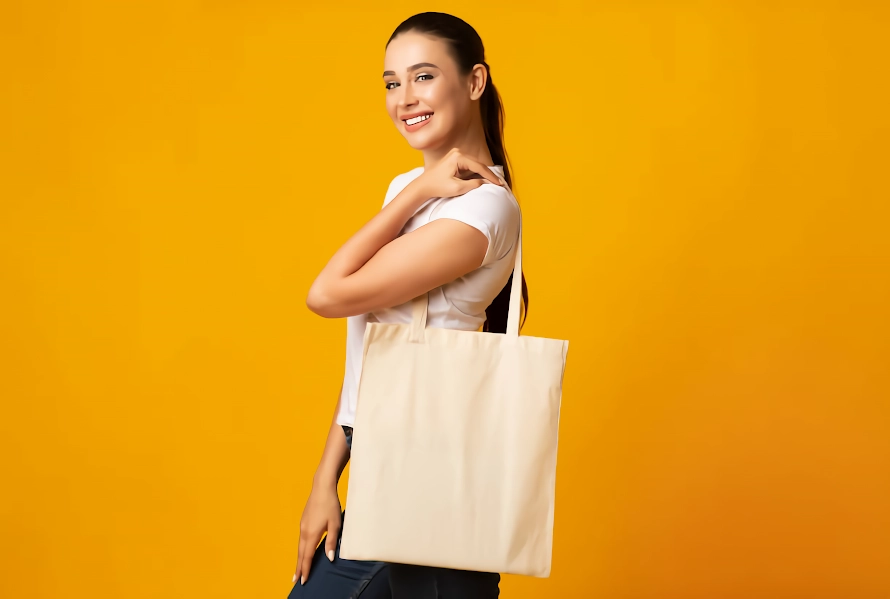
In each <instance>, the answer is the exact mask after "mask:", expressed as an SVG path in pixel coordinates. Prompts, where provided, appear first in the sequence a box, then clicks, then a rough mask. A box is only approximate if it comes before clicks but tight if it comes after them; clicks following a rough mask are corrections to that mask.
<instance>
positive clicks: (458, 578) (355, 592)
mask: <svg viewBox="0 0 890 599" xmlns="http://www.w3.org/2000/svg"><path fill="white" fill-rule="evenodd" d="M343 432H344V433H345V434H346V445H347V446H348V447H349V448H350V450H351V449H352V429H351V428H349V427H346V426H344V427H343ZM345 516H346V512H345V511H343V512H341V514H340V526H341V530H342V525H343V520H344V518H345ZM324 546H325V544H324V543H321V544H319V546H318V548H317V549H316V550H315V553H314V554H313V556H312V568H311V569H310V570H309V578H307V579H306V584H305V585H302V584H300V581H299V580H297V583H296V584H295V585H294V588H293V589H292V590H291V592H290V594H289V595H288V596H287V597H288V599H356V598H358V597H361V599H452V598H455V599H456V598H461V599H491V598H493V597H497V596H498V595H499V594H500V589H499V586H498V585H499V584H500V581H501V575H500V574H498V573H497V572H472V571H469V570H452V569H449V568H433V567H430V566H416V565H410V564H393V563H387V562H368V561H359V560H348V559H343V558H341V557H340V539H337V549H336V551H335V554H334V561H333V562H331V561H329V560H328V558H327V556H326V555H325V554H324Z"/></svg>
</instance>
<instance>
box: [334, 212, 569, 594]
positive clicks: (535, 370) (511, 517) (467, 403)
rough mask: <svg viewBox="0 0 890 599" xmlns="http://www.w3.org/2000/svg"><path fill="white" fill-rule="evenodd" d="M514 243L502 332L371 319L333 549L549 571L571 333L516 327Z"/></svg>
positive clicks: (450, 564) (422, 303)
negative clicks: (539, 333) (529, 332)
mask: <svg viewBox="0 0 890 599" xmlns="http://www.w3.org/2000/svg"><path fill="white" fill-rule="evenodd" d="M518 243H519V245H518V248H517V251H516V261H515V265H514V271H513V272H514V274H513V283H512V287H511V291H510V308H509V315H508V319H507V332H506V334H497V333H487V332H478V331H462V330H455V329H439V328H427V327H426V320H427V307H428V294H423V295H422V296H420V297H418V298H416V299H415V300H414V302H413V310H414V312H413V321H412V322H411V323H410V324H391V323H375V322H371V323H368V324H367V327H366V329H365V336H364V354H363V356H364V357H363V362H362V372H361V377H360V380H359V389H358V399H357V406H356V416H355V426H354V432H353V441H352V455H351V462H352V463H351V466H350V472H349V487H348V492H347V497H346V515H345V520H344V524H343V530H342V531H341V534H342V537H341V541H340V543H341V544H340V556H341V557H343V558H345V559H351V560H374V561H385V562H396V563H404V564H418V565H424V566H438V567H443V568H454V569H460V570H475V571H482V572H499V573H509V574H522V575H529V576H537V577H542V578H545V577H548V576H549V575H550V562H551V556H552V545H553V513H554V494H555V484H556V450H557V433H558V429H559V413H560V403H561V401H562V381H563V374H564V372H565V365H566V353H567V351H568V345H569V342H568V341H567V340H561V339H548V338H544V337H528V336H520V335H519V312H520V294H521V287H520V285H521V276H520V273H521V272H522V222H521V217H520V226H519V239H518Z"/></svg>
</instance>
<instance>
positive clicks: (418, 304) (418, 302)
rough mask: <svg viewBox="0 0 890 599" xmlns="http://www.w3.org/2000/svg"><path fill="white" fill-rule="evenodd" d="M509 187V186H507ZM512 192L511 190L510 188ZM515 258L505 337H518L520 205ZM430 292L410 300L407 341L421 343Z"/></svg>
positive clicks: (520, 272)
mask: <svg viewBox="0 0 890 599" xmlns="http://www.w3.org/2000/svg"><path fill="white" fill-rule="evenodd" d="M508 189H509V188H508ZM510 193H511V194H512V193H513V191H512V190H511V191H510ZM517 243H518V245H517V246H516V259H515V260H514V262H513V283H512V285H511V287H510V306H509V308H508V309H507V337H519V311H520V305H519V298H520V296H521V295H522V207H520V209H519V235H518V239H517ZM429 303H430V293H429V291H427V292H426V293H422V294H420V295H418V296H417V297H415V298H414V299H413V300H412V306H411V307H412V310H411V331H410V334H409V341H411V342H412V343H423V341H424V335H423V330H424V329H425V328H426V321H427V316H428V314H429Z"/></svg>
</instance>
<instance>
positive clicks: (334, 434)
mask: <svg viewBox="0 0 890 599" xmlns="http://www.w3.org/2000/svg"><path fill="white" fill-rule="evenodd" d="M342 391H343V389H342V388H341V389H340V392H341V394H342ZM339 411H340V400H339V399H338V400H337V406H336V407H335V408H334V417H333V419H332V420H331V427H330V429H329V430H328V438H327V441H325V445H324V451H323V452H322V454H321V461H320V462H319V464H318V468H317V469H316V471H315V476H314V477H313V479H312V487H313V488H318V487H326V488H328V489H330V488H332V487H333V489H334V490H335V491H336V489H337V483H338V482H339V481H340V475H341V474H343V469H344V468H346V463H347V462H348V461H349V447H347V446H346V435H345V434H344V433H343V427H341V426H340V425H339V424H337V414H338V413H339Z"/></svg>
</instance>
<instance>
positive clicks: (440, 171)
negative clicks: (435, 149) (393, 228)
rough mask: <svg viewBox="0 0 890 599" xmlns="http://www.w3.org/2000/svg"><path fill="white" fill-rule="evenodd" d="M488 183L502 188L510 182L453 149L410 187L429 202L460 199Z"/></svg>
mask: <svg viewBox="0 0 890 599" xmlns="http://www.w3.org/2000/svg"><path fill="white" fill-rule="evenodd" d="M486 183H492V184H494V185H498V186H501V187H504V186H505V185H506V181H504V180H503V179H501V178H500V176H498V175H497V173H495V172H494V171H492V170H491V169H490V168H489V167H487V166H486V165H484V164H482V163H481V162H479V161H478V160H476V159H475V158H470V157H469V156H466V155H464V154H462V153H461V151H460V150H459V149H457V148H452V149H451V151H449V152H448V154H446V155H445V156H444V157H443V158H442V159H441V160H440V161H439V162H438V163H437V164H436V165H435V166H433V167H430V168H425V169H424V171H423V173H422V174H421V175H420V176H419V177H417V178H416V179H414V180H413V181H411V183H409V185H411V186H415V188H416V189H420V190H421V192H420V196H421V198H422V199H423V201H426V200H427V199H429V198H433V197H436V198H452V197H456V196H460V195H463V194H465V193H467V192H468V191H470V190H472V189H476V188H477V187H479V186H481V185H484V184H486Z"/></svg>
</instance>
